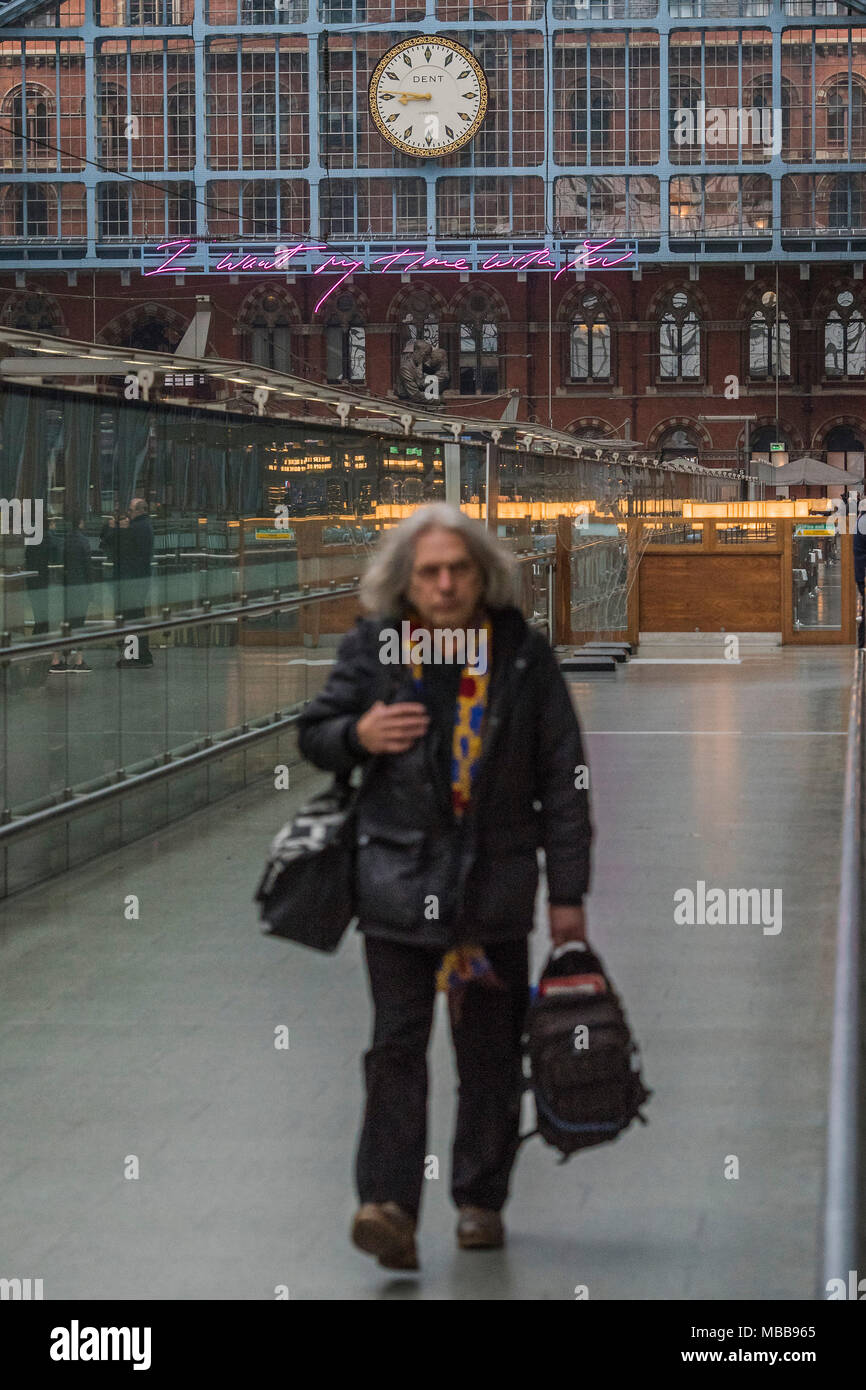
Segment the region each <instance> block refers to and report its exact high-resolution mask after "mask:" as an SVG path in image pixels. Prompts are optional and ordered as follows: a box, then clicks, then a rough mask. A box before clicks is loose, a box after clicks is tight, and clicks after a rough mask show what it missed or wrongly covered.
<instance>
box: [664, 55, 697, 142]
mask: <svg viewBox="0 0 866 1390" xmlns="http://www.w3.org/2000/svg"><path fill="white" fill-rule="evenodd" d="M700 99H701V87H700V83H699V82H696V81H695V80H694V78H691V77H686V76H685V75H684V74H682V73H676V74H674V75H672V76H671V79H670V126H669V130H668V149H669V151H670V157H671V160H672V162H673V163H674V164H695V163H699V162H700V152H701V145H700V134H701V132H700V130H699V126H698V118H699V114H700V113H699V107H698V103H699V102H700Z"/></svg>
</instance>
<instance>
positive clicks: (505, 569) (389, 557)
mask: <svg viewBox="0 0 866 1390" xmlns="http://www.w3.org/2000/svg"><path fill="white" fill-rule="evenodd" d="M434 527H435V528H437V529H439V528H441V529H442V530H445V531H454V532H456V534H457V535H458V536H460V538H461V540H462V541H463V542H464V544H465V546H466V549H467V550H468V551H469V554H470V555H471V556H472V558H473V560H474V561H475V562H476V564H477V565H478V566H479V568H480V570H481V575H482V597H483V599H484V601H485V602H486V603H489V604H491V605H492V606H493V607H494V608H504V607H507V606H508V605H509V604H513V603H515V601H516V584H515V577H516V570H515V565H514V561H513V559H512V558H511V555H510V553H509V552H508V551H507V550H506V549H505V547H504V546H503V545H501V544H500V543H499V541H498V540H497V539H496V537H495V536H493V535H491V533H490V532H489V531H488V530H487V528H486V527H484V526H482V525H481V523H480V522H478V521H474V520H473V518H472V517H469V516H467V515H466V514H465V512H461V510H460V508H459V507H454V506H452V505H451V504H450V503H449V502H431V503H429V504H428V505H426V506H424V507H419V508H418V510H417V511H415V512H413V513H412V515H411V516H409V517H407V518H406V520H405V521H401V522H400V524H399V526H393V527H391V529H390V530H388V531H386V532H385V534H384V536H383V537H382V539H381V540H380V541H379V544H378V546H377V547H376V550H375V553H374V555H373V559H372V560H371V561H370V564H369V566H368V568H367V570H366V573H365V574H364V576H363V578H362V579H361V607H362V608H363V609H364V610H365V612H367V613H369V614H372V615H374V616H376V617H382V616H385V615H387V614H392V613H397V612H398V611H399V609H400V607H401V604H402V602H403V600H404V599H405V595H406V591H407V589H408V587H409V580H410V578H411V576H412V564H413V559H414V554H415V542H416V541H417V540H418V537H419V536H422V535H423V534H424V532H425V531H432V530H433V529H434Z"/></svg>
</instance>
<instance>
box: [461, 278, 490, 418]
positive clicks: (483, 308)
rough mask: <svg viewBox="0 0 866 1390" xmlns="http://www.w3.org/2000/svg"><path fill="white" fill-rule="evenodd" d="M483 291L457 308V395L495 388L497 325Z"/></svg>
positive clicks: (483, 394)
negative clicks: (460, 307) (458, 313)
mask: <svg viewBox="0 0 866 1390" xmlns="http://www.w3.org/2000/svg"><path fill="white" fill-rule="evenodd" d="M496 318H497V314H496V310H495V308H494V306H493V304H492V303H491V302H490V300H489V299H488V297H487V295H485V294H471V295H470V296H469V298H468V299H467V300H466V301H465V303H464V305H463V307H462V310H461V322H460V326H459V334H460V337H459V342H458V363H457V366H458V371H457V380H458V381H459V383H460V395H461V396H487V395H495V394H496V392H497V391H498V390H499V376H500V372H499V327H498V324H497V322H496Z"/></svg>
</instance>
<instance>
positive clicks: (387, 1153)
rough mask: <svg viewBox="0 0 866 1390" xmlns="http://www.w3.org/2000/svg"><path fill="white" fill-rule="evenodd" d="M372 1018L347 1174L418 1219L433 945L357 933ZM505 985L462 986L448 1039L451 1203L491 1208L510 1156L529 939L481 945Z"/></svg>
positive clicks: (499, 1198)
mask: <svg viewBox="0 0 866 1390" xmlns="http://www.w3.org/2000/svg"><path fill="white" fill-rule="evenodd" d="M364 947H365V950H366V956H367V969H368V971H369V978H370V990H371V993H372V997H373V1006H374V1010H375V1019H374V1026H373V1042H372V1045H371V1047H370V1050H369V1051H368V1052H367V1053H366V1054H365V1056H364V1073H365V1078H366V1086H367V1103H366V1110H365V1114H364V1124H363V1128H362V1130H361V1137H360V1142H359V1145H358V1154H357V1159H356V1166H355V1174H356V1180H357V1186H358V1195H359V1197H360V1199H361V1201H362V1202H389V1201H390V1202H397V1203H399V1205H400V1206H401V1207H403V1208H405V1210H407V1211H409V1212H411V1213H412V1214H413V1215H414V1216H416V1217H417V1215H418V1211H419V1209H420V1205H421V1189H422V1183H423V1181H424V1159H425V1157H426V1156H427V1153H426V1145H427V1043H428V1041H429V1037H430V1027H431V1024H432V1020H433V1005H434V1002H435V997H436V971H437V969H438V967H439V964H440V961H441V958H442V952H441V951H436V950H430V949H428V948H426V947H418V946H405V945H402V944H400V943H398V942H393V941H388V940H385V939H383V938H380V937H373V936H365V937H364ZM484 949H485V951H486V953H487V957H488V959H489V961H490V964H491V965H492V966H493V969H494V970H495V971H496V974H497V975H498V976H499V978H500V979H501V980H502V981H503V983H504V984H505V986H506V988H505V989H490V988H486V987H485V986H483V985H480V984H478V983H472V984H470V985H469V986H467V989H466V992H465V994H464V997H463V1009H462V1014H461V1017H460V1021H459V1023H457V1024H455V1023H453V1022H452V1026H451V1037H452V1042H453V1044H454V1052H455V1057H456V1062H457V1074H458V1077H459V1081H460V1087H459V1098H458V1105H457V1124H456V1128H455V1133H454V1143H453V1148H452V1154H451V1195H452V1197H453V1199H454V1202H455V1204H456V1205H457V1206H478V1207H487V1208H488V1209H489V1210H491V1211H500V1210H501V1209H502V1207H503V1206H504V1205H505V1201H506V1198H507V1196H508V1179H509V1175H510V1173H511V1168H512V1166H513V1164H514V1159H515V1157H516V1154H517V1147H518V1134H519V1128H520V1096H521V1090H522V1067H521V1046H520V1038H521V1033H522V1031H523V1024H524V1020H525V1017H526V1010H527V1006H528V1003H529V946H528V942H527V940H526V939H525V938H524V939H523V940H521V941H504V942H499V943H497V944H489V945H485V948H484Z"/></svg>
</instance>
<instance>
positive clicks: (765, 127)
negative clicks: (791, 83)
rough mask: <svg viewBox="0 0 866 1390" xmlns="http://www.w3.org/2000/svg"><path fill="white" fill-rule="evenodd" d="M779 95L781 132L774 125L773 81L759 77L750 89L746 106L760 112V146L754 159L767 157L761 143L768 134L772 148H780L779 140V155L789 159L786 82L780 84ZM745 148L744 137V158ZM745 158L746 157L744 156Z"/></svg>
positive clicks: (789, 106) (789, 120) (788, 102)
mask: <svg viewBox="0 0 866 1390" xmlns="http://www.w3.org/2000/svg"><path fill="white" fill-rule="evenodd" d="M780 95H781V101H782V107H781V112H782V129H781V132H780V131H778V130H777V129H776V124H775V123H776V121H777V119H778V117H777V116H776V108H775V105H774V103H773V79H772V77H770V76H766V77H759V78H758V79H757V81H756V82H755V84H754V86H753V87H752V92H751V99H750V101H749V102H748V105H749V106H750V107H754V109H755V110H756V111H760V112H761V127H760V129H761V144H760V145H758V146H757V151H756V157H758V158H760V159H766V157H767V156H766V152H765V150H764V148H763V142H764V140H765V138H766V136H767V135H768V134H769V136H770V140H771V142H772V147H773V148H774V149H776V148H779V147H780V145H779V142H780V140H781V147H780V153H781V154H782V155H784V156H785V157H786V158H789V157H790V155H789V151H790V149H791V92H790V89H789V87H788V84H787V82H784V81H783V82H782V85H781V88H780ZM764 112H767V115H766V116H765V115H764V114H763V113H764ZM747 148H748V147H747V145H746V140H745V136H744V138H743V154H744V156H745V155H746V150H747ZM751 148H752V149H754V148H755V146H754V145H753V146H752V147H751ZM746 157H748V156H746Z"/></svg>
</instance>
